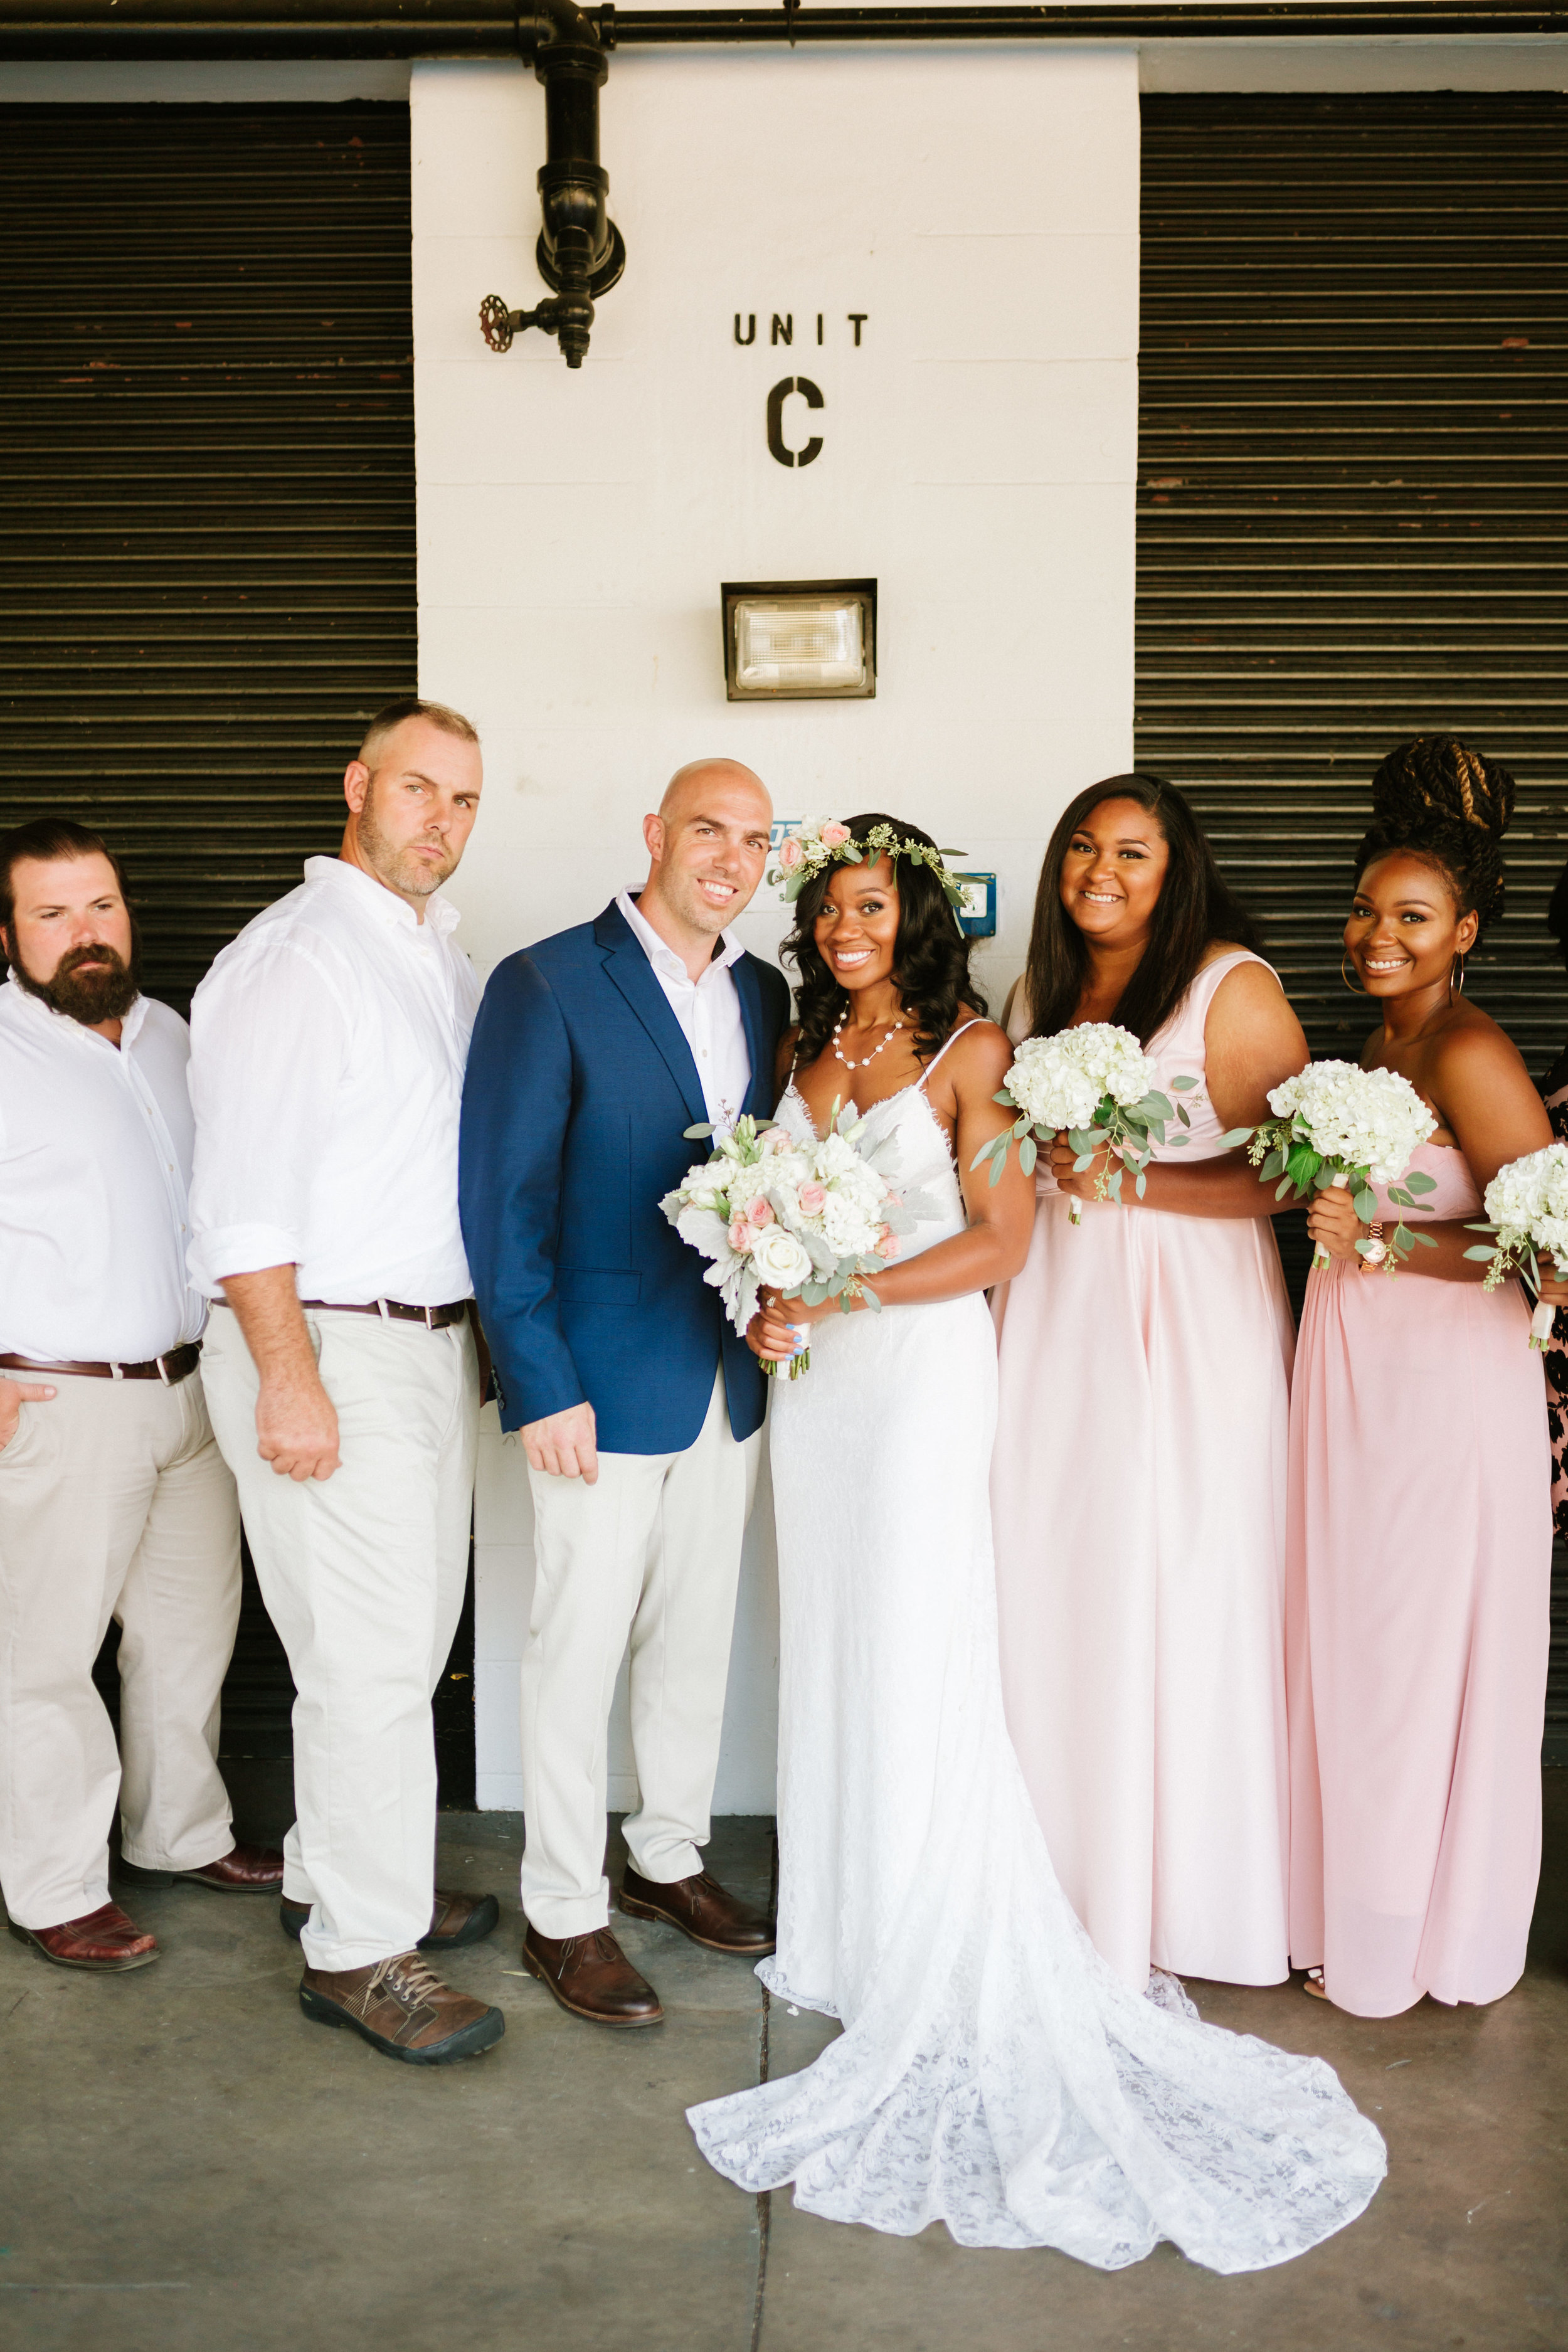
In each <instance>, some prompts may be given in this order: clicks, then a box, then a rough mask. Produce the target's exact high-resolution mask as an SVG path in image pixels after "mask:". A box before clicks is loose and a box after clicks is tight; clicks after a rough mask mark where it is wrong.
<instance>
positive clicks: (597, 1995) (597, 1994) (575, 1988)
mask: <svg viewBox="0 0 1568 2352" xmlns="http://www.w3.org/2000/svg"><path fill="white" fill-rule="evenodd" d="M522 1965H523V1967H524V1968H525V1969H527V1970H528V1972H529V1974H530V1976H534V1977H538V1978H539V1979H540V1980H541V1982H542V1983H543V1984H546V1985H548V1986H549V1988H550V1990H551V1991H552V1993H553V1994H554V1995H555V1998H556V2000H558V2001H559V2002H560V2003H561V2006H562V2008H563V2009H569V2010H570V2011H571V2012H572V2014H573V2016H574V2017H586V2018H590V2019H591V2020H592V2021H593V2022H594V2023H595V2025H662V2024H663V2022H664V2011H663V2010H662V2008H661V2007H660V2006H659V1999H658V1993H656V1992H655V1990H654V1989H653V1987H652V1985H650V1984H649V1983H648V1981H647V1978H646V1977H640V1976H638V1974H637V1970H636V1969H634V1968H633V1966H632V1964H631V1962H630V1960H628V1959H627V1958H626V1954H625V1952H623V1951H622V1949H621V1948H620V1946H619V1945H618V1944H617V1943H616V1939H615V1937H613V1936H612V1935H611V1933H610V1931H609V1929H608V1928H607V1927H600V1928H598V1929H597V1930H596V1931H595V1933H594V1934H593V1935H591V1936H567V1937H563V1938H561V1939H559V1940H558V1939H557V1938H556V1937H553V1936H542V1935H541V1934H540V1932H539V1930H538V1928H537V1927H534V1926H533V1924H532V1922H530V1923H529V1927H528V1929H527V1932H526V1933H525V1935H524V1936H523V1939H522Z"/></svg>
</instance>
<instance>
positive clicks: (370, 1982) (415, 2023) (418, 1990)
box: [300, 1952, 506, 2066]
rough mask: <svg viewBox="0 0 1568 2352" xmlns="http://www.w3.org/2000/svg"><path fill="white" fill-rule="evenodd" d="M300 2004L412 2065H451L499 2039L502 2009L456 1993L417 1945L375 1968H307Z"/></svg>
mask: <svg viewBox="0 0 1568 2352" xmlns="http://www.w3.org/2000/svg"><path fill="white" fill-rule="evenodd" d="M300 2008H301V2009H302V2010H303V2011H304V2012H305V2014H306V2016H307V2017H313V2018H314V2019H315V2020H316V2021H317V2023H318V2024H320V2025H347V2026H349V2027H351V2028H352V2029H353V2032H355V2033H357V2034H359V2035H361V2036H362V2037H363V2040H364V2041H366V2042H369V2043H370V2044H371V2047H372V2048H373V2049H374V2050H383V2051H384V2052H385V2053H386V2055H387V2056H388V2057H389V2058H401V2059H403V2060H404V2061H405V2063H407V2064H408V2065H410V2066H449V2065H450V2064H451V2063H453V2061H454V2060H455V2059H458V2058H472V2057H476V2056H477V2055H478V2053H479V2052H480V2051H481V2050H488V2049H489V2047H490V2045H491V2043H492V2042H499V2041H500V2038H501V2035H502V2034H503V2033H504V2032H506V2020H505V2018H504V2017H503V2016H502V2015H501V2013H500V2010H499V2009H489V2008H488V2007H487V2006H486V2004H485V2003H484V2002H483V2001H482V2000H470V1999H469V1997H468V1994H467V1993H465V1992H454V1991H453V1990H452V1989H451V1987H450V1986H449V1985H444V1984H443V1983H442V1982H441V1979H440V1978H439V1977H438V1976H437V1975H436V1973H435V1971H434V1970H433V1969H430V1968H427V1967H426V1963H425V1962H424V1961H423V1960H422V1959H421V1958H419V1955H418V1954H417V1952H399V1953H397V1954H396V1956H395V1958H392V1959H390V1960H377V1961H376V1962H375V1964H374V1967H372V1968H368V1969H306V1970H305V1973H304V1975H303V1976H302V1977H301V1978H300Z"/></svg>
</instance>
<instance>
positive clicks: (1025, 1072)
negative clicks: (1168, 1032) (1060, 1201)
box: [971, 1021, 1240, 1225]
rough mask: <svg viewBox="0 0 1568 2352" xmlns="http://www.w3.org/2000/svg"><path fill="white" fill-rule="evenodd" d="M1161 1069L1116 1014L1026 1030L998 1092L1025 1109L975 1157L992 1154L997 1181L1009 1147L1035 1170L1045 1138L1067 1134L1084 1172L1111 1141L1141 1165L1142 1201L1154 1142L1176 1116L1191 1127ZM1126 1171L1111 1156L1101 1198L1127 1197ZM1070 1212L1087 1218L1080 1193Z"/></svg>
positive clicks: (1183, 1083)
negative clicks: (1051, 1029) (1164, 1089)
mask: <svg viewBox="0 0 1568 2352" xmlns="http://www.w3.org/2000/svg"><path fill="white" fill-rule="evenodd" d="M1159 1075H1160V1073H1159V1071H1158V1069H1157V1068H1156V1066H1155V1065H1154V1064H1153V1063H1152V1061H1151V1060H1150V1058H1149V1056H1148V1055H1147V1054H1145V1052H1144V1051H1143V1048H1142V1045H1140V1044H1139V1043H1138V1040H1137V1038H1136V1037H1134V1035H1133V1034H1132V1032H1131V1029H1119V1028H1118V1027H1117V1025H1116V1024H1115V1023H1114V1022H1113V1021H1088V1022H1085V1023H1084V1024H1083V1025H1082V1027H1081V1028H1078V1029H1062V1030H1059V1031H1058V1034H1056V1035H1055V1036H1054V1037H1026V1038H1025V1040H1024V1043H1023V1044H1022V1045H1020V1046H1019V1048H1018V1051H1017V1055H1016V1058H1015V1060H1014V1063H1013V1066H1012V1068H1011V1069H1010V1070H1009V1071H1008V1073H1007V1076H1006V1077H1005V1079H1004V1081H1003V1083H1002V1087H1001V1091H1000V1092H999V1093H998V1094H997V1095H996V1097H995V1100H996V1101H997V1102H999V1103H1005V1105H1006V1106H1007V1108H1008V1109H1009V1110H1016V1112H1017V1113H1018V1116H1017V1118H1016V1119H1015V1120H1014V1122H1013V1124H1012V1126H1011V1127H1010V1128H1006V1129H1004V1130H1003V1132H1002V1133H1001V1134H1000V1135H999V1136H997V1137H996V1138H995V1139H994V1141H992V1142H990V1143H988V1144H987V1145H986V1146H985V1148H984V1150H983V1151H978V1152H976V1153H975V1155H974V1159H973V1162H972V1163H971V1164H972V1166H973V1167H975V1168H978V1167H979V1165H980V1163H981V1161H982V1160H990V1162H991V1181H992V1182H993V1184H995V1183H998V1182H999V1181H1001V1176H1002V1171H1003V1169H1004V1168H1005V1166H1006V1164H1007V1150H1008V1147H1009V1145H1011V1144H1013V1143H1016V1145H1017V1147H1018V1165H1019V1167H1020V1168H1021V1169H1022V1170H1023V1171H1024V1173H1025V1175H1026V1176H1032V1175H1033V1174H1034V1171H1035V1161H1036V1160H1037V1158H1038V1156H1039V1147H1040V1145H1041V1144H1042V1143H1050V1142H1053V1141H1054V1140H1055V1139H1056V1138H1057V1137H1058V1135H1061V1134H1065V1135H1066V1137H1067V1139H1068V1142H1069V1143H1070V1144H1071V1146H1072V1148H1073V1150H1074V1151H1075V1152H1076V1153H1077V1155H1078V1157H1077V1159H1076V1160H1075V1161H1074V1163H1073V1165H1074V1167H1075V1169H1076V1170H1077V1171H1078V1172H1079V1174H1081V1173H1082V1171H1083V1170H1084V1169H1086V1168H1087V1167H1088V1166H1089V1163H1090V1161H1091V1160H1093V1158H1094V1155H1095V1153H1096V1152H1097V1151H1098V1150H1100V1146H1101V1145H1102V1144H1108V1145H1109V1146H1110V1150H1112V1151H1113V1152H1114V1153H1115V1154H1116V1155H1117V1157H1118V1159H1119V1160H1121V1161H1122V1162H1124V1163H1125V1167H1127V1168H1131V1169H1132V1170H1133V1171H1134V1172H1135V1174H1136V1177H1137V1192H1138V1198H1139V1199H1140V1200H1142V1198H1143V1192H1144V1187H1145V1184H1146V1181H1147V1177H1146V1171H1147V1169H1148V1165H1149V1154H1150V1151H1151V1150H1152V1145H1153V1144H1155V1143H1163V1142H1164V1140H1165V1125H1166V1121H1167V1120H1169V1119H1171V1118H1178V1119H1180V1121H1181V1123H1182V1125H1183V1126H1184V1127H1188V1126H1190V1125H1191V1123H1192V1122H1191V1121H1190V1120H1189V1118H1188V1117H1187V1114H1186V1112H1185V1111H1184V1109H1182V1108H1181V1107H1180V1105H1179V1104H1178V1105H1177V1106H1176V1107H1175V1108H1174V1109H1173V1108H1172V1105H1171V1100H1170V1097H1169V1096H1168V1095H1163V1094H1162V1093H1161V1092H1160V1090H1159V1087H1158V1086H1157V1085H1156V1083H1155V1081H1156V1080H1157V1078H1158V1077H1159ZM1196 1084H1197V1080H1196V1079H1195V1078H1173V1079H1172V1081H1171V1087H1172V1091H1173V1092H1174V1093H1184V1092H1185V1091H1186V1089H1187V1088H1188V1087H1195V1086H1196ZM1227 1140H1228V1141H1231V1142H1236V1141H1238V1140H1240V1138H1238V1137H1235V1136H1232V1137H1230V1138H1227ZM1171 1141H1172V1143H1173V1145H1175V1144H1184V1143H1185V1141H1186V1137H1185V1136H1184V1135H1174V1136H1173V1137H1172V1138H1171ZM1123 1172H1124V1171H1123V1168H1122V1167H1116V1168H1114V1169H1113V1168H1112V1167H1111V1166H1110V1163H1109V1162H1108V1163H1107V1165H1106V1167H1105V1168H1104V1169H1103V1170H1102V1171H1101V1173H1100V1177H1099V1179H1098V1181H1097V1182H1096V1184H1095V1188H1094V1197H1095V1199H1096V1200H1097V1201H1103V1200H1104V1199H1105V1197H1106V1195H1107V1193H1109V1194H1110V1198H1111V1199H1112V1200H1113V1201H1120V1200H1121V1178H1122V1174H1123ZM1068 1214H1069V1215H1070V1216H1071V1218H1072V1221H1073V1223H1074V1224H1075V1225H1076V1224H1079V1223H1081V1222H1082V1218H1083V1209H1082V1206H1081V1204H1080V1202H1079V1201H1078V1200H1077V1199H1074V1200H1073V1201H1072V1202H1071V1203H1070V1206H1069V1209H1068Z"/></svg>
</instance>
